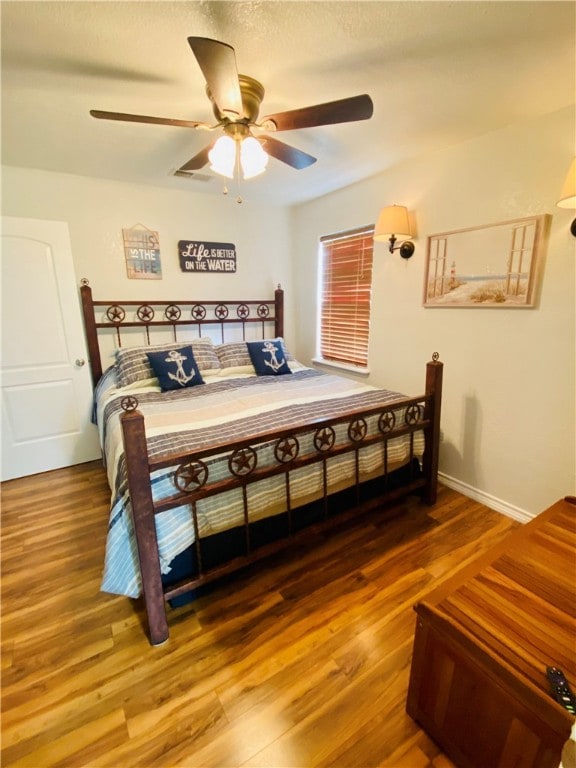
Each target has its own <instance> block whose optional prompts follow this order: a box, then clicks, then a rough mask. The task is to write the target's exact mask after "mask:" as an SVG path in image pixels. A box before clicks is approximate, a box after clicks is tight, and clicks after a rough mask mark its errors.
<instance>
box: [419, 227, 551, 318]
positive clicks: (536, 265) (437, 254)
mask: <svg viewBox="0 0 576 768" xmlns="http://www.w3.org/2000/svg"><path fill="white" fill-rule="evenodd" d="M549 221H550V216H549V215H548V214H543V215H540V216H531V217H528V218H525V219H514V220H512V221H503V222H500V223H498V224H487V225H485V226H481V227H474V228H470V229H459V230H455V231H453V232H443V233H440V234H437V235H430V237H428V247H427V252H426V272H425V277H424V306H425V307H484V308H489V307H490V308H494V307H506V308H517V307H533V306H535V303H536V294H537V291H536V288H537V284H538V281H539V275H540V272H541V263H542V256H543V251H544V247H545V240H546V237H547V233H548V229H549Z"/></svg>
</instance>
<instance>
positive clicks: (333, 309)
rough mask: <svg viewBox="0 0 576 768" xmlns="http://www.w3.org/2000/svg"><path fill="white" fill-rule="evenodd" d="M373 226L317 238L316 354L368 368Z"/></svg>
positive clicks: (331, 359)
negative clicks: (318, 304)
mask: <svg viewBox="0 0 576 768" xmlns="http://www.w3.org/2000/svg"><path fill="white" fill-rule="evenodd" d="M373 235H374V227H373V226H371V227H363V228H362V229H356V230H353V231H349V232H341V233H339V234H336V235H328V236H326V237H321V238H320V291H321V293H320V356H321V358H322V359H323V360H327V361H334V362H338V363H344V364H346V365H352V366H356V367H360V368H367V367H368V336H369V331H370V302H371V298H372V250H373V239H372V238H373Z"/></svg>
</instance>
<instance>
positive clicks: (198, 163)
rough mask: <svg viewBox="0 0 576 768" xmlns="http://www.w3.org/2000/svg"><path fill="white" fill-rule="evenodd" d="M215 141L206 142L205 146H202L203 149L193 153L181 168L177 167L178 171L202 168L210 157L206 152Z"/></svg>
mask: <svg viewBox="0 0 576 768" xmlns="http://www.w3.org/2000/svg"><path fill="white" fill-rule="evenodd" d="M215 143H216V142H215V141H213V142H212V144H208V146H207V147H204V149H201V150H200V152H198V154H196V155H194V157H192V158H190V160H188V162H187V163H184V165H183V166H182V167H181V168H178V170H179V171H198V170H200V168H204V166H205V165H208V163H209V162H210V159H209V157H208V152H210V150H211V149H212V147H213V146H214V144H215Z"/></svg>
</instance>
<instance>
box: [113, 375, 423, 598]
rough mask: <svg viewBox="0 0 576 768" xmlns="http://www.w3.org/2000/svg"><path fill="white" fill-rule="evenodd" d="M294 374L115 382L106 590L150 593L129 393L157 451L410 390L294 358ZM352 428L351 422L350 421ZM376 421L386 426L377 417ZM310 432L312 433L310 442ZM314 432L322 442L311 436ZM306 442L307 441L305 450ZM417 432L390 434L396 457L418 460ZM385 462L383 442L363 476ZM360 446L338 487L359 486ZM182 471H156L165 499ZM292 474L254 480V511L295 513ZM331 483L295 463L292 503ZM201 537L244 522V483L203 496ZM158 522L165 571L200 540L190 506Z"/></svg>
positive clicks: (392, 460)
mask: <svg viewBox="0 0 576 768" xmlns="http://www.w3.org/2000/svg"><path fill="white" fill-rule="evenodd" d="M291 367H292V368H293V370H294V373H293V374H292V375H285V376H260V377H258V376H253V375H224V374H223V373H222V372H221V373H219V374H218V375H213V376H205V377H204V378H205V381H206V385H205V386H197V387H191V388H189V389H185V390H182V391H177V392H166V393H161V392H160V390H159V388H158V387H157V386H155V385H150V384H148V385H145V386H140V387H137V388H127V387H123V388H122V389H117V388H113V389H109V390H108V391H106V392H104V393H103V394H102V395H101V398H100V401H99V403H98V414H99V416H98V423H99V426H100V432H101V441H102V444H103V449H104V455H105V461H106V466H107V471H108V480H109V483H110V488H111V489H113V491H112V508H111V513H110V521H109V528H108V537H107V546H106V560H105V568H104V576H103V581H102V590H103V591H105V592H111V593H114V594H122V595H127V596H129V597H137V596H139V595H140V593H141V582H140V572H139V567H138V556H137V550H136V541H135V536H134V530H133V526H132V518H131V507H130V498H129V494H128V490H127V479H126V472H125V464H124V454H123V446H122V432H121V426H120V418H119V417H120V415H121V413H122V409H121V406H120V400H121V398H122V397H124V396H125V395H126V394H128V393H133V394H135V395H136V396H137V398H138V402H139V405H138V408H139V410H140V411H141V412H142V413H143V415H144V417H145V425H146V436H147V441H148V452H149V454H150V455H151V456H152V457H157V456H160V455H170V454H171V453H174V454H177V453H182V452H183V451H191V450H200V449H201V448H202V447H205V446H207V445H211V444H214V443H218V442H223V443H224V442H226V441H228V440H232V439H237V440H239V439H242V438H243V437H251V436H254V435H257V434H258V433H259V432H262V431H266V432H268V431H270V430H271V429H280V428H282V427H296V426H300V425H306V424H308V423H310V420H311V419H318V418H322V417H336V416H339V415H344V414H346V413H347V412H349V411H350V410H351V409H357V408H363V407H366V408H368V407H371V406H377V405H379V404H384V403H388V402H390V401H393V400H395V399H398V398H399V397H401V396H400V395H399V394H397V393H394V392H389V391H387V390H381V389H376V388H374V387H371V386H368V385H366V384H361V383H358V382H356V381H353V380H351V379H347V378H343V377H339V376H334V375H330V374H326V373H321V372H319V371H315V370H312V369H309V368H304V367H303V366H299V365H298V364H294V365H292V364H291ZM345 428H346V427H345V426H343V427H342V429H345ZM369 428H370V429H376V426H375V420H374V424H372V425H370V424H369ZM305 440H306V438H304V441H305ZM309 440H310V441H311V440H312V435H311V434H310V437H309ZM304 447H305V446H304V445H303V448H304ZM422 450H423V437H421V435H420V434H418V435H417V439H416V441H415V452H416V455H421V453H422ZM409 451H410V448H409V438H395V439H394V440H391V441H390V442H389V447H388V461H389V464H390V465H391V466H392V465H396V466H400V465H401V464H403V463H405V462H406V461H407V460H408V459H409ZM271 453H272V448H271V447H270V446H269V445H268V446H262V447H261V448H259V456H258V466H259V467H260V466H264V465H265V462H266V460H267V455H271ZM381 468H382V451H381V449H380V448H379V447H377V446H373V447H366V448H363V449H362V450H361V451H360V472H361V475H362V477H363V478H368V477H370V476H374V474H375V473H378V472H379V471H381ZM354 471H355V470H354V458H353V456H352V454H347V455H344V456H339V457H334V458H332V459H330V461H329V471H328V480H329V485H330V488H331V489H333V490H338V489H340V488H344V487H346V486H349V485H351V484H352V482H353V478H354ZM172 474H173V469H172V470H161V471H158V472H155V473H154V474H153V475H152V494H153V497H154V499H155V500H160V499H162V498H165V497H167V496H170V495H173V493H174V486H173V484H172V480H171V476H172ZM225 476H228V467H227V461H226V460H222V461H217V460H213V465H212V466H211V468H210V477H211V479H215V478H219V477H225ZM283 488H284V485H283V480H282V479H279V478H278V477H272V478H269V479H266V480H262V481H259V482H258V483H254V484H252V485H250V486H249V509H250V519H251V520H258V519H262V518H264V517H267V516H270V515H274V514H279V513H281V512H283V511H285V498H284V490H283ZM321 489H322V470H321V466H320V464H315V465H312V466H309V467H305V468H302V469H298V470H295V471H294V472H293V473H292V474H291V485H290V494H291V503H292V505H293V506H299V505H301V504H305V503H307V502H308V501H311V500H313V499H314V498H318V497H319V496H320V495H321ZM197 510H198V515H199V533H200V537H204V536H208V535H210V534H213V533H217V532H220V531H223V530H227V529H229V528H232V527H234V526H236V525H240V524H242V522H243V507H242V497H241V493H240V492H239V491H238V490H234V491H228V492H226V493H223V494H220V495H218V496H212V497H210V498H206V499H202V500H201V501H199V502H198V503H197ZM156 530H157V535H158V547H159V555H160V566H161V570H162V573H168V572H169V571H170V562H171V561H172V560H173V558H174V557H176V555H178V554H179V553H180V552H182V551H183V550H184V549H186V548H187V547H189V546H190V545H191V544H192V542H193V541H194V531H193V526H192V520H191V513H190V509H189V508H188V506H181V507H178V508H176V509H173V510H170V511H167V512H163V513H161V514H159V515H157V516H156Z"/></svg>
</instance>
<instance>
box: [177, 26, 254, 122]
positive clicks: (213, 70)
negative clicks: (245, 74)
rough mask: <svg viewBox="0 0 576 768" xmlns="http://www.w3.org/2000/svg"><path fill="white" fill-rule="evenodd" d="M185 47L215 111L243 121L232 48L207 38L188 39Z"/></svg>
mask: <svg viewBox="0 0 576 768" xmlns="http://www.w3.org/2000/svg"><path fill="white" fill-rule="evenodd" d="M188 43H189V44H190V47H191V48H192V51H193V53H194V56H196V59H197V61H198V64H199V65H200V69H201V70H202V74H203V75H204V78H205V80H206V85H207V86H208V90H209V91H210V93H211V94H212V98H213V99H214V103H215V104H216V106H217V107H218V109H219V111H220V112H221V113H222V114H223V115H225V116H226V117H229V118H231V119H239V118H242V117H244V107H243V105H242V94H241V92H240V83H239V81H238V70H237V68H236V54H235V53H234V48H232V46H231V45H228V44H227V43H221V42H220V41H219V40H211V39H210V38H209V37H189V38H188Z"/></svg>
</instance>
